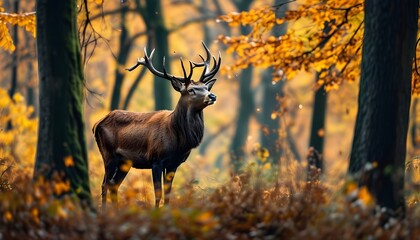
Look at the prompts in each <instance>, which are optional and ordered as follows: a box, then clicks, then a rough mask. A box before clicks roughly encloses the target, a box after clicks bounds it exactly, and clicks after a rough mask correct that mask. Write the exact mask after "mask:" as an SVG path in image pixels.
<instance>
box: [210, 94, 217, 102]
mask: <svg viewBox="0 0 420 240" xmlns="http://www.w3.org/2000/svg"><path fill="white" fill-rule="evenodd" d="M209 98H210V100H212V101H213V102H214V101H216V95H214V94H213V93H210V94H209Z"/></svg>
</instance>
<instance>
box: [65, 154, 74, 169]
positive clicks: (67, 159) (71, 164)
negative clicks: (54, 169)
mask: <svg viewBox="0 0 420 240" xmlns="http://www.w3.org/2000/svg"><path fill="white" fill-rule="evenodd" d="M64 166H66V167H74V160H73V156H71V155H69V156H67V157H65V158H64Z"/></svg>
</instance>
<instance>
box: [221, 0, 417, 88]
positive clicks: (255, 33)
mask: <svg viewBox="0 0 420 240" xmlns="http://www.w3.org/2000/svg"><path fill="white" fill-rule="evenodd" d="M278 10H279V7H265V8H261V9H257V10H250V11H249V12H242V13H230V14H228V15H225V16H222V17H221V18H220V19H221V20H222V21H225V22H228V23H229V25H230V26H232V27H234V26H238V25H240V24H242V25H249V26H250V27H251V28H252V30H251V32H250V33H249V34H248V35H245V36H235V37H229V36H219V40H220V41H221V42H223V43H224V44H226V45H228V46H229V50H230V51H234V52H236V53H237V56H238V57H237V59H236V62H235V64H234V65H233V66H232V67H230V68H229V69H228V70H232V71H233V70H235V69H238V68H245V67H247V66H248V65H250V64H251V65H254V66H259V67H268V66H273V67H274V69H275V72H274V74H273V75H274V77H275V80H276V81H278V80H281V79H291V78H293V77H294V76H295V75H296V74H297V72H298V71H300V70H306V71H308V70H315V71H316V72H318V73H319V74H320V76H319V78H320V80H319V82H318V85H320V86H321V85H323V84H325V90H327V91H329V90H334V89H338V85H339V84H340V83H342V82H343V81H355V80H356V79H358V78H359V77H360V63H361V48H362V42H363V30H364V25H363V23H364V13H363V1H362V0H350V1H344V2H343V1H337V0H327V1H321V2H320V1H316V0H305V1H299V5H298V7H297V9H296V10H288V11H286V13H285V14H284V16H281V17H280V16H277V17H276V16H275V13H276V11H278ZM283 23H288V24H289V25H288V28H287V32H286V33H285V34H284V35H283V36H278V37H277V36H273V35H272V33H271V30H272V28H273V27H274V26H275V25H276V24H283ZM416 67H417V65H416V66H415V67H413V93H417V94H418V93H420V81H419V80H420V78H419V74H417V73H416Z"/></svg>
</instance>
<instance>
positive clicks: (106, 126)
mask: <svg viewBox="0 0 420 240" xmlns="http://www.w3.org/2000/svg"><path fill="white" fill-rule="evenodd" d="M203 46H204V49H205V51H206V58H205V59H204V57H203V56H201V55H199V56H200V58H201V59H202V60H203V61H202V62H200V63H196V62H192V61H189V65H190V71H189V74H188V75H187V73H186V70H185V66H184V63H183V61H182V58H180V61H181V67H182V71H183V75H184V76H183V77H178V76H174V75H171V74H169V73H167V71H166V69H165V57H164V58H163V72H161V71H159V70H157V69H156V68H155V67H154V66H153V63H152V58H153V53H154V49H153V50H152V52H151V53H150V56H148V54H147V50H146V48H145V49H144V57H143V58H141V59H138V60H137V63H136V64H135V65H134V66H132V67H130V68H128V69H127V70H128V71H133V70H134V69H135V68H137V67H138V66H140V65H143V66H145V67H146V68H148V69H149V71H150V72H152V73H153V74H154V75H156V76H159V77H160V78H163V79H166V80H169V81H170V82H171V84H172V87H173V88H174V89H175V90H176V91H178V92H179V93H181V97H180V98H179V101H178V104H177V105H176V107H175V109H174V110H173V111H168V110H162V111H155V112H148V113H138V112H130V111H123V110H114V111H111V112H110V113H109V114H108V115H107V116H105V117H104V118H103V119H101V120H100V121H98V122H97V123H96V124H95V125H94V127H93V129H92V131H93V134H94V135H95V139H96V142H97V145H98V148H99V150H100V152H101V155H102V158H103V161H104V165H105V176H104V179H103V183H102V194H101V195H102V208H105V206H106V200H107V192H108V190H110V194H111V200H112V202H113V203H117V201H118V200H117V194H118V188H119V186H120V184H121V183H122V181H123V180H124V178H125V176H126V175H127V173H128V171H129V169H130V168H131V167H133V168H137V169H151V170H152V178H153V186H154V193H155V207H156V208H158V207H159V205H160V202H161V198H162V176H163V183H164V205H165V204H168V203H169V195H170V192H171V187H172V181H173V179H174V176H175V172H176V170H177V168H178V167H179V165H180V164H181V163H183V162H184V161H185V160H186V159H187V158H188V156H189V155H190V152H191V149H193V148H195V147H197V146H198V145H199V144H200V142H201V140H202V138H203V133H204V122H203V109H204V108H206V107H207V106H209V105H212V104H214V103H215V102H216V95H214V94H213V93H211V92H210V90H211V88H212V86H213V84H214V83H215V81H216V79H215V78H214V76H215V75H216V73H217V72H218V70H219V68H220V63H221V57H220V52H219V56H218V60H217V61H216V58H215V57H214V56H211V53H210V51H209V49H208V48H207V46H206V45H205V44H204V43H203ZM211 59H213V67H211V65H212V64H211ZM197 67H200V68H203V72H202V73H201V76H200V78H199V80H198V81H194V80H192V79H191V78H192V75H193V71H194V69H195V68H197Z"/></svg>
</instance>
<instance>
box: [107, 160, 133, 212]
mask: <svg viewBox="0 0 420 240" xmlns="http://www.w3.org/2000/svg"><path fill="white" fill-rule="evenodd" d="M123 164H125V161H123V160H122V157H121V156H116V157H114V159H113V161H111V164H109V165H108V166H107V169H106V170H105V172H106V173H105V176H104V180H103V183H102V206H105V205H106V196H107V190H108V189H109V191H110V196H111V202H112V203H114V204H117V203H118V188H119V187H120V185H121V183H122V182H123V180H124V178H125V177H126V176H127V173H128V171H129V169H127V168H125V167H124V168H122V165H123Z"/></svg>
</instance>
